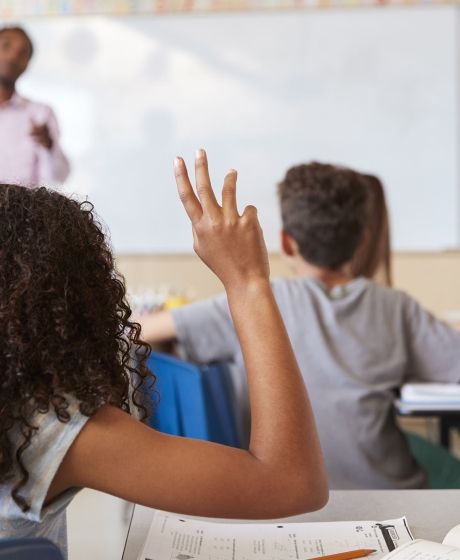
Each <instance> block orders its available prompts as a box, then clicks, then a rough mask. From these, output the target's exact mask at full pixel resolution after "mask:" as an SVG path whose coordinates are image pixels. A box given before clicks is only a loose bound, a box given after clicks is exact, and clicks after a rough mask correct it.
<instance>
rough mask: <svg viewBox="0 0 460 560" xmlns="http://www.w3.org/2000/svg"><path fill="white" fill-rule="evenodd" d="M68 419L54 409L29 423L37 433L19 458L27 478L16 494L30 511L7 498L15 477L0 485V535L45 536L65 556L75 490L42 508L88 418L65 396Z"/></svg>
mask: <svg viewBox="0 0 460 560" xmlns="http://www.w3.org/2000/svg"><path fill="white" fill-rule="evenodd" d="M67 400H68V401H69V403H70V406H69V408H68V413H69V414H70V416H71V419H70V421H69V422H67V423H65V424H64V423H62V422H60V421H59V420H58V419H57V417H56V414H55V412H54V410H52V411H50V412H49V413H48V414H37V415H36V416H35V417H34V419H33V421H32V422H33V424H34V425H35V426H37V427H38V432H36V434H35V436H34V437H33V438H32V440H31V444H30V446H29V447H28V448H27V450H26V451H24V453H23V455H22V457H23V460H24V463H25V465H26V467H27V470H28V471H29V481H28V482H27V484H26V486H24V487H23V488H22V489H21V491H20V494H21V496H23V497H24V498H25V499H26V501H27V502H28V504H29V505H30V510H29V511H27V512H25V513H24V512H23V511H22V510H21V509H20V508H19V507H18V505H17V504H16V502H15V501H14V500H13V498H12V497H11V490H12V488H13V487H14V485H15V484H16V482H17V481H18V480H19V474H18V473H17V472H16V473H15V474H14V477H13V478H12V479H11V480H10V481H8V482H6V483H3V484H2V485H0V538H6V537H45V538H47V539H50V540H51V541H53V542H54V543H55V544H56V545H57V546H58V547H59V548H60V549H61V551H62V553H63V555H64V558H67V526H66V508H67V506H68V505H69V503H70V502H71V501H72V499H73V498H74V496H75V494H76V493H77V492H78V490H77V489H75V490H69V491H67V492H65V493H64V494H62V495H61V496H59V497H58V498H57V499H56V500H53V502H51V503H50V504H48V505H47V506H46V507H44V501H45V499H46V495H47V493H48V489H49V487H50V485H51V482H52V481H53V479H54V476H55V474H56V472H57V470H58V468H59V466H60V464H61V462H62V460H63V459H64V457H65V455H66V453H67V451H68V449H69V447H70V446H71V445H72V443H73V442H74V440H75V438H76V437H77V436H78V434H79V433H80V431H81V429H82V428H83V426H84V425H85V424H86V422H87V421H88V417H86V416H83V415H82V414H81V413H80V412H79V410H78V402H77V401H75V399H72V397H69V396H67ZM12 439H13V441H16V440H17V441H18V444H19V442H20V441H22V438H20V437H19V434H18V431H17V430H15V429H13V430H12Z"/></svg>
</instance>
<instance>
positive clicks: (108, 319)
mask: <svg viewBox="0 0 460 560" xmlns="http://www.w3.org/2000/svg"><path fill="white" fill-rule="evenodd" d="M0 270H1V274H0V386H1V390H0V484H1V483H4V482H5V481H6V480H8V479H9V478H10V477H11V476H12V475H13V473H14V472H19V473H20V475H21V479H20V480H19V482H18V483H17V484H16V486H15V487H14V489H13V493H12V494H13V498H14V500H15V501H16V503H17V504H18V505H19V506H20V507H21V508H22V509H23V511H27V510H28V509H29V504H27V503H26V501H25V500H24V499H23V498H22V497H21V494H20V491H21V488H22V487H23V486H24V485H25V484H26V483H27V480H28V478H29V473H28V471H27V468H26V465H25V464H24V462H23V460H22V454H23V452H24V451H25V450H26V449H27V447H28V446H29V445H30V441H31V439H32V437H33V436H34V434H35V433H36V431H37V428H36V427H35V426H34V423H33V417H34V415H35V414H36V413H47V412H48V411H54V412H55V414H56V417H57V419H58V420H59V421H61V422H68V421H69V420H70V415H69V412H68V406H69V403H68V400H67V397H66V395H72V396H73V397H75V398H76V399H78V401H79V402H80V412H81V413H82V414H84V415H86V416H92V415H93V414H94V413H95V412H96V411H97V410H98V409H99V408H100V407H101V406H103V405H105V404H110V405H113V406H116V407H118V408H121V409H122V410H125V411H127V412H130V410H131V407H132V403H134V406H136V407H137V408H140V409H141V410H142V411H143V413H144V416H145V413H146V410H145V408H144V407H143V405H142V398H141V397H140V395H138V391H139V388H140V385H141V383H142V382H143V381H144V380H145V379H146V378H150V379H151V382H152V383H153V376H151V374H150V373H149V371H148V369H147V367H146V365H145V361H146V359H147V358H148V355H149V352H150V347H149V346H148V344H146V343H144V342H143V341H142V340H141V339H140V337H139V335H140V326H139V324H137V323H134V322H131V321H130V316H131V309H130V307H129V305H128V303H127V301H126V297H125V296H126V290H125V285H124V281H123V278H122V277H121V276H120V275H119V274H118V273H117V272H116V270H115V268H114V259H113V256H112V253H111V250H110V247H109V246H108V244H107V241H106V239H105V236H104V231H103V228H102V226H101V224H100V223H99V222H98V220H97V218H96V216H95V214H94V212H93V206H92V204H91V203H89V202H78V201H76V200H72V199H70V198H67V197H65V196H63V195H61V194H59V193H57V192H55V191H51V190H48V189H45V188H38V189H26V188H24V187H20V186H16V185H0ZM132 352H136V353H137V355H138V358H137V359H136V361H133V359H132ZM130 393H132V395H131V397H130ZM131 398H132V402H131ZM13 426H15V427H16V428H18V429H17V430H15V432H17V433H20V434H22V441H19V442H18V441H11V439H10V430H11V428H12V427H13Z"/></svg>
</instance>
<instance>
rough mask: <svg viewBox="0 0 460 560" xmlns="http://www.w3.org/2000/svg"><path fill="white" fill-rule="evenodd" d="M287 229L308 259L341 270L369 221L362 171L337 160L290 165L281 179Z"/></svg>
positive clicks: (283, 217) (352, 253)
mask: <svg viewBox="0 0 460 560" xmlns="http://www.w3.org/2000/svg"><path fill="white" fill-rule="evenodd" d="M278 193H279V197H280V204H281V218H282V222H283V230H284V232H285V233H287V234H288V235H289V236H290V237H291V238H292V239H293V240H294V241H295V242H296V244H297V247H298V251H299V253H300V255H301V256H302V257H303V259H304V260H305V261H307V262H308V263H309V264H312V265H314V266H318V267H321V268H326V269H329V270H338V269H340V268H341V267H342V266H343V265H344V264H345V263H347V262H348V261H350V260H351V258H352V257H353V255H354V253H355V251H356V249H357V248H358V246H359V244H360V242H361V240H362V237H363V233H364V229H365V226H366V210H367V207H366V183H365V179H364V176H363V175H360V174H359V173H357V172H355V171H352V170H351V169H346V168H344V167H338V166H335V165H328V164H322V163H317V162H313V163H309V164H303V165H297V166H295V167H291V168H290V169H289V170H288V171H287V173H286V176H285V177H284V179H283V181H281V183H280V184H279V185H278Z"/></svg>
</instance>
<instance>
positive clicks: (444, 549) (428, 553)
mask: <svg viewBox="0 0 460 560" xmlns="http://www.w3.org/2000/svg"><path fill="white" fill-rule="evenodd" d="M385 560H460V548H457V547H454V546H448V545H446V544H439V543H435V542H431V541H423V540H416V541H413V542H412V543H409V544H406V545H405V546H402V547H401V548H398V549H397V550H395V551H394V552H392V553H391V554H388V556H387V557H386V558H385Z"/></svg>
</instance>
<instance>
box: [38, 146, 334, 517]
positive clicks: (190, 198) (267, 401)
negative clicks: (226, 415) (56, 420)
mask: <svg viewBox="0 0 460 560" xmlns="http://www.w3.org/2000/svg"><path fill="white" fill-rule="evenodd" d="M196 178H197V193H198V197H199V198H197V196H196V195H195V193H194V191H193V189H192V186H191V184H190V181H189V179H188V175H187V170H186V168H185V164H184V163H183V161H182V160H178V161H177V162H176V180H177V183H178V188H179V194H180V196H181V199H182V202H183V204H184V206H185V208H186V211H187V213H188V215H189V217H190V219H191V221H192V225H193V232H194V239H195V245H194V246H195V250H196V252H197V253H198V254H199V255H200V257H201V258H202V259H203V261H204V262H205V263H206V264H207V265H208V266H209V267H210V268H211V269H212V270H213V271H214V272H215V273H216V274H217V276H219V278H220V279H221V281H222V283H223V284H224V287H225V289H226V291H227V295H228V301H229V306H230V310H231V313H232V316H233V320H234V322H235V328H236V331H237V334H238V336H239V339H240V342H241V347H242V351H243V355H244V359H245V365H246V370H247V373H248V380H249V390H250V400H251V408H252V426H251V441H250V448H249V451H245V450H241V449H232V448H229V447H225V446H221V445H217V444H213V443H206V442H201V441H196V440H189V439H184V438H176V437H172V436H167V435H163V434H160V433H158V432H156V431H154V430H152V429H150V428H148V427H146V426H144V425H142V424H140V423H139V422H136V421H135V420H134V419H132V418H130V417H129V416H128V415H126V414H125V413H123V412H121V411H119V410H117V409H115V408H112V407H104V408H103V409H101V410H100V411H99V412H98V413H97V414H96V415H95V416H94V417H93V418H92V419H90V420H89V421H88V423H87V426H86V427H85V428H84V429H83V430H82V432H81V434H80V436H79V437H78V438H77V439H76V441H75V443H74V445H73V446H72V447H71V449H70V450H69V452H68V453H67V455H66V457H65V459H64V462H63V464H62V466H61V468H60V470H59V472H58V474H57V476H56V479H55V482H54V484H53V486H52V488H51V490H50V493H49V495H48V496H49V498H53V497H54V496H56V495H57V494H58V493H60V492H62V491H63V490H65V489H66V488H68V487H70V486H88V487H91V488H95V489H98V490H102V491H105V492H108V493H110V494H114V495H117V496H120V497H122V498H125V499H128V500H131V501H134V502H138V503H142V504H145V505H149V506H153V507H157V508H161V509H166V510H172V511H179V512H183V513H188V514H195V515H205V516H219V517H245V518H264V517H265V518H272V517H280V516H285V515H290V514H295V513H300V512H303V511H308V510H313V509H317V508H319V507H321V506H323V505H324V504H325V502H326V500H327V495H328V492H327V481H326V475H325V470H324V465H323V460H322V455H321V450H320V446H319V442H318V437H317V433H316V428H315V423H314V419H313V415H312V411H311V407H310V404H309V401H308V397H307V393H306V390H305V386H304V382H303V380H302V377H301V375H300V372H299V369H298V366H297V363H296V360H295V357H294V355H293V352H292V349H291V346H290V343H289V339H288V337H287V334H286V331H285V328H284V325H283V323H282V320H281V317H280V314H279V311H278V308H277V306H276V303H275V301H274V298H273V294H272V292H271V289H270V284H269V278H268V277H269V271H268V259H267V253H266V249H265V245H264V241H263V237H262V233H261V230H260V226H259V223H258V220H257V215H256V211H255V209H254V208H253V207H248V208H247V209H246V210H245V212H244V213H243V215H242V216H239V215H238V212H237V209H236V192H235V189H236V173H235V172H232V173H230V174H229V175H227V177H226V179H225V183H224V189H223V195H222V197H223V203H222V207H220V206H219V205H218V204H217V201H216V199H215V197H214V194H213V191H212V188H211V185H210V181H209V176H208V170H207V161H206V157H205V155H204V154H203V153H201V154H200V155H199V156H198V158H197V161H196Z"/></svg>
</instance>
